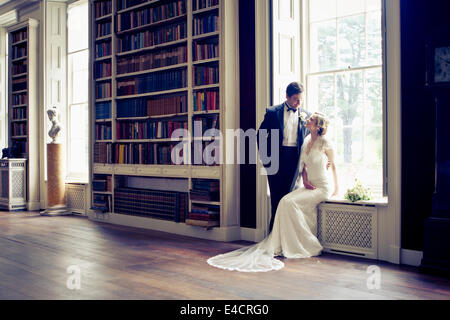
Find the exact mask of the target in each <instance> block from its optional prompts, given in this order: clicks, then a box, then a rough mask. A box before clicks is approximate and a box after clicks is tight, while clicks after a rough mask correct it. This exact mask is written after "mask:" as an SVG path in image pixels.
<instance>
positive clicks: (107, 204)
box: [91, 193, 112, 212]
mask: <svg viewBox="0 0 450 320" xmlns="http://www.w3.org/2000/svg"><path fill="white" fill-rule="evenodd" d="M91 209H92V210H96V211H101V212H111V211H112V207H111V195H108V194H95V193H94V197H93V199H92V207H91Z"/></svg>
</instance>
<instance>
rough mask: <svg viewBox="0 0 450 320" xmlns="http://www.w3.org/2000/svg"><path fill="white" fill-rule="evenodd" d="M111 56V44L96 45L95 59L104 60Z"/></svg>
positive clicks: (101, 43)
mask: <svg viewBox="0 0 450 320" xmlns="http://www.w3.org/2000/svg"><path fill="white" fill-rule="evenodd" d="M110 55H111V42H107V41H103V42H100V43H96V44H95V57H96V58H103V57H108V56H110Z"/></svg>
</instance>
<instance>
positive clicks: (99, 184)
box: [92, 175, 112, 192]
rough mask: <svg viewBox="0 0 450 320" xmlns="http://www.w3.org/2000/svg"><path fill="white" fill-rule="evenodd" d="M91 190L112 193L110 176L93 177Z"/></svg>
mask: <svg viewBox="0 0 450 320" xmlns="http://www.w3.org/2000/svg"><path fill="white" fill-rule="evenodd" d="M92 190H93V191H99V192H112V176H108V175H106V176H105V175H94V179H93V180H92Z"/></svg>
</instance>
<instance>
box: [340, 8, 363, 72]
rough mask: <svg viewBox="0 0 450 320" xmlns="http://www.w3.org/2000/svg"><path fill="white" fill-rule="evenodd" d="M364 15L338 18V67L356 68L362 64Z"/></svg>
mask: <svg viewBox="0 0 450 320" xmlns="http://www.w3.org/2000/svg"><path fill="white" fill-rule="evenodd" d="M365 42H366V35H365V24H364V15H358V16H352V17H348V18H340V19H338V44H339V67H340V68H356V67H360V66H362V65H363V64H364V61H365V57H366V51H365Z"/></svg>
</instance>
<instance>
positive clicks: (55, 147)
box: [41, 143, 71, 216]
mask: <svg viewBox="0 0 450 320" xmlns="http://www.w3.org/2000/svg"><path fill="white" fill-rule="evenodd" d="M64 167H65V166H64V154H63V145H62V144H58V143H49V144H47V209H46V210H45V211H44V212H42V213H41V214H42V215H48V216H59V215H67V214H71V213H70V212H68V211H67V208H66V199H65V192H66V190H65V186H66V185H65V170H64V169H65V168H64Z"/></svg>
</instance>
